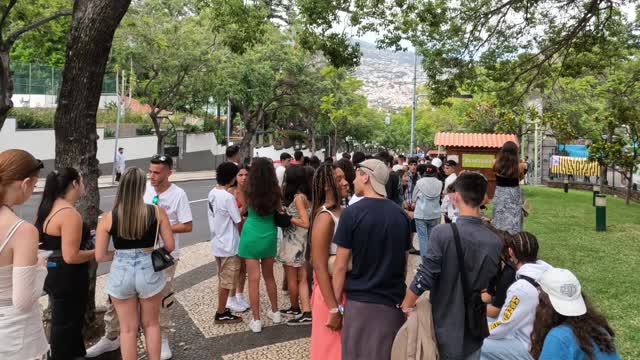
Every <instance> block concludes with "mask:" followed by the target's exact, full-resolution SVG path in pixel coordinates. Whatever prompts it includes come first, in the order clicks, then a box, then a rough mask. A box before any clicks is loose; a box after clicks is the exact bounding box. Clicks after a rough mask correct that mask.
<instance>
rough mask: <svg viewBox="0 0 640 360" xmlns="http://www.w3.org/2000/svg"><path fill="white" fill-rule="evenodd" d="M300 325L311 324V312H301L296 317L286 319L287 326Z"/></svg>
mask: <svg viewBox="0 0 640 360" xmlns="http://www.w3.org/2000/svg"><path fill="white" fill-rule="evenodd" d="M301 325H311V313H310V312H306V313H303V314H302V316H300V317H299V318H298V319H291V320H289V321H287V326H301Z"/></svg>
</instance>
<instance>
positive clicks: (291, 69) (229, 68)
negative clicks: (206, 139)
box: [209, 29, 304, 158]
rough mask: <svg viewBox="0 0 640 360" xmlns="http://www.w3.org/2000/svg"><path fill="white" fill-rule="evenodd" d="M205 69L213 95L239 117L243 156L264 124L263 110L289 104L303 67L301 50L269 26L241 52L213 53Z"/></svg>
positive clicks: (275, 109)
mask: <svg viewBox="0 0 640 360" xmlns="http://www.w3.org/2000/svg"><path fill="white" fill-rule="evenodd" d="M212 61H213V62H214V64H215V65H216V66H212V68H211V69H212V71H211V72H210V73H209V76H210V78H211V79H215V81H213V82H212V90H213V94H214V97H215V98H217V99H226V98H228V99H229V100H230V102H231V105H232V107H233V108H234V109H236V110H237V112H238V114H239V116H240V120H241V121H242V126H243V131H244V135H243V137H242V139H241V141H240V144H239V145H240V153H241V156H242V157H243V158H245V157H249V156H251V140H252V139H253V137H254V135H255V134H256V132H257V131H258V129H259V127H262V128H265V129H266V128H267V124H266V120H267V114H269V113H272V112H274V111H277V110H279V109H282V108H286V107H293V106H295V103H293V101H292V100H293V96H294V94H295V89H296V88H297V86H298V85H299V83H298V78H299V75H300V74H301V73H302V72H303V70H304V53H303V52H302V51H298V50H297V49H295V48H294V47H293V46H292V45H290V44H289V43H287V41H286V39H285V38H284V37H283V36H282V34H281V33H280V32H279V31H278V30H276V29H272V30H271V31H268V32H267V33H266V34H265V36H264V38H262V39H261V40H260V41H259V42H258V43H257V44H256V45H254V46H253V47H250V48H247V49H246V51H245V52H243V53H242V54H233V53H232V52H230V51H229V50H223V51H219V52H217V53H216V56H215V58H214V59H213V60H212Z"/></svg>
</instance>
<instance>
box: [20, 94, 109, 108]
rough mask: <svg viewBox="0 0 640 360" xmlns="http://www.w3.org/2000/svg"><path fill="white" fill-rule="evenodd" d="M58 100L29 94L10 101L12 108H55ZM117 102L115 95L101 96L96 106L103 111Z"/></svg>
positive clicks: (48, 96)
mask: <svg viewBox="0 0 640 360" xmlns="http://www.w3.org/2000/svg"><path fill="white" fill-rule="evenodd" d="M57 99H58V96H57V95H33V94H31V95H29V94H13V96H12V97H11V100H12V101H13V106H15V107H17V108H23V107H28V108H50V109H53V108H56V107H57V106H58V104H57V103H56V101H58V100H57ZM117 100H118V97H117V96H115V95H102V96H100V103H99V104H98V108H99V109H104V108H106V107H107V105H109V104H110V103H115V102H116V101H117Z"/></svg>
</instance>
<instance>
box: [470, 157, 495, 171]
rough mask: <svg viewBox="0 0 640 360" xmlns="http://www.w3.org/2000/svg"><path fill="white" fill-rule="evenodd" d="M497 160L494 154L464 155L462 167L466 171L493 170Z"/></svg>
mask: <svg viewBox="0 0 640 360" xmlns="http://www.w3.org/2000/svg"><path fill="white" fill-rule="evenodd" d="M495 159H496V156H495V155H492V154H462V167H463V168H465V169H470V168H473V169H491V168H492V167H493V161H494V160H495Z"/></svg>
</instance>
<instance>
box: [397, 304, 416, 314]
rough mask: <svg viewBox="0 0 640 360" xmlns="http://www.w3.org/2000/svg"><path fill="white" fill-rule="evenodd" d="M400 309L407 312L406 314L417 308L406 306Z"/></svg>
mask: <svg viewBox="0 0 640 360" xmlns="http://www.w3.org/2000/svg"><path fill="white" fill-rule="evenodd" d="M400 309H401V310H402V312H403V313H405V314H410V313H412V312H413V311H414V310H415V309H416V308H415V306H414V307H410V308H404V307H403V308H400Z"/></svg>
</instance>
